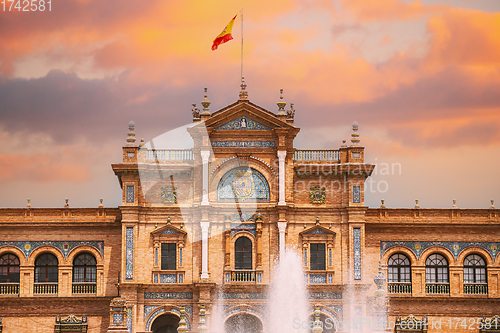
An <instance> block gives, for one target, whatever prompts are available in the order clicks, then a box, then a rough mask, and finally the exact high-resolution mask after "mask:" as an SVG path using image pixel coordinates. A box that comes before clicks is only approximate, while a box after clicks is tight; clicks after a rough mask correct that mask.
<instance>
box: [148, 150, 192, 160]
mask: <svg viewBox="0 0 500 333" xmlns="http://www.w3.org/2000/svg"><path fill="white" fill-rule="evenodd" d="M193 159H194V157H193V151H192V150H191V149H148V150H146V161H148V162H154V161H192V160H193Z"/></svg>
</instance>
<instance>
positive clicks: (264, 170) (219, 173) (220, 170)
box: [209, 156, 278, 202]
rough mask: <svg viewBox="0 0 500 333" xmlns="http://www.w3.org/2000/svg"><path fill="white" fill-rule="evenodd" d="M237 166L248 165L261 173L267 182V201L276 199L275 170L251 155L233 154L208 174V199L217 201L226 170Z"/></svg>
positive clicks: (276, 182) (276, 179)
mask: <svg viewBox="0 0 500 333" xmlns="http://www.w3.org/2000/svg"><path fill="white" fill-rule="evenodd" d="M238 167H248V168H251V169H254V170H256V171H258V172H259V173H260V174H262V176H263V177H264V179H265V181H266V182H267V186H268V187H269V201H270V202H272V201H276V200H277V193H278V177H277V174H276V171H274V170H273V169H272V168H271V167H270V165H269V164H267V163H265V162H264V161H262V160H260V159H257V158H252V157H251V156H250V157H243V158H238V157H237V156H233V157H231V158H229V159H227V160H225V161H223V162H222V163H220V164H219V165H218V166H217V167H215V168H214V170H213V171H212V173H211V175H210V179H209V188H210V193H209V200H210V201H211V202H217V198H218V190H219V185H220V181H221V180H222V178H223V177H224V176H225V175H226V174H227V173H228V172H230V171H231V170H233V169H236V168H238Z"/></svg>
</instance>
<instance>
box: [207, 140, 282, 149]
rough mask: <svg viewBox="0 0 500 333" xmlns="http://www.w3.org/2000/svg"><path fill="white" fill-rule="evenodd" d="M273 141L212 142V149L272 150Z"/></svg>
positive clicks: (274, 143)
mask: <svg viewBox="0 0 500 333" xmlns="http://www.w3.org/2000/svg"><path fill="white" fill-rule="evenodd" d="M275 146H276V142H275V141H212V147H214V148H274V147H275Z"/></svg>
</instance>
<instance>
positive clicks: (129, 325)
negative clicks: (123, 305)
mask: <svg viewBox="0 0 500 333" xmlns="http://www.w3.org/2000/svg"><path fill="white" fill-rule="evenodd" d="M127 328H128V333H132V308H131V307H129V308H127Z"/></svg>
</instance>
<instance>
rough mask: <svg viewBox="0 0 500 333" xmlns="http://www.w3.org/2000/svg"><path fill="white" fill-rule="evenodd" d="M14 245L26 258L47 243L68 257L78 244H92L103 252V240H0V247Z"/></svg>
mask: <svg viewBox="0 0 500 333" xmlns="http://www.w3.org/2000/svg"><path fill="white" fill-rule="evenodd" d="M6 245H10V246H14V247H17V248H18V249H19V250H21V251H22V252H23V253H24V255H25V256H26V259H28V257H29V256H30V254H31V253H32V252H33V251H34V250H36V249H37V248H38V247H40V246H44V245H48V246H54V247H55V248H57V249H59V250H61V252H62V253H63V255H64V258H67V257H68V254H69V253H70V252H71V251H73V249H75V248H76V247H78V246H81V245H88V246H92V247H93V248H95V249H96V250H97V251H99V252H100V253H101V255H103V253H104V241H55V242H52V241H34V242H32V241H18V242H17V241H16V242H11V241H0V247H2V246H6Z"/></svg>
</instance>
